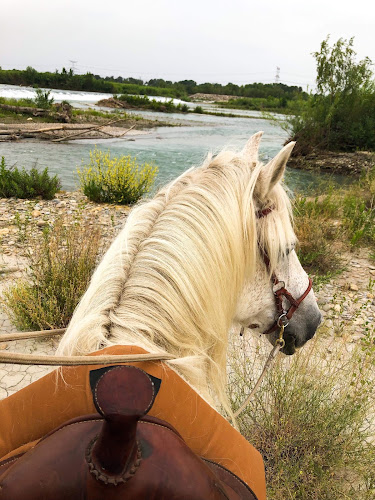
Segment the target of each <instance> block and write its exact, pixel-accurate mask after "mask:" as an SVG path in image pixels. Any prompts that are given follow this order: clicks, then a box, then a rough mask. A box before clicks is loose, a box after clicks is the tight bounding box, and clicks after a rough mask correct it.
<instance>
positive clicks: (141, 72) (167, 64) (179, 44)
mask: <svg viewBox="0 0 375 500" xmlns="http://www.w3.org/2000/svg"><path fill="white" fill-rule="evenodd" d="M328 34H330V36H331V38H330V39H331V41H332V42H334V41H336V40H337V39H338V38H340V37H343V38H347V39H348V38H350V37H352V36H354V37H355V42H354V48H355V50H356V52H357V54H358V57H359V59H362V58H364V57H365V56H368V57H370V59H372V60H373V61H375V2H374V1H370V0H366V1H365V0H356V1H355V2H350V3H349V2H347V1H346V0H314V1H313V2H311V1H303V0H298V1H296V0H282V1H280V0H269V1H268V2H265V1H259V0H257V1H253V0H252V1H245V0H231V1H230V0H225V1H224V0H215V1H213V0H199V1H198V0H190V1H189V2H186V1H184V2H182V1H181V0H153V1H151V0H133V1H131V2H129V0H121V1H120V0H106V1H104V0H100V1H98V0H90V1H88V0H33V1H32V2H31V1H30V0H17V1H6V0H1V3H0V66H1V67H2V68H3V69H13V68H15V69H25V68H26V67H27V66H32V67H34V68H35V69H37V70H39V71H54V70H56V69H58V70H61V68H62V67H65V68H67V69H69V68H71V67H74V70H75V72H76V73H80V74H83V73H86V72H92V73H94V74H99V75H101V76H112V75H113V76H115V77H117V76H122V77H124V78H126V77H134V78H141V79H143V80H146V81H147V80H149V79H151V78H163V79H165V80H172V81H178V80H185V79H192V80H195V81H197V82H198V83H203V82H218V83H222V84H225V83H228V82H233V83H237V84H240V85H241V84H245V83H252V82H263V83H272V82H274V81H275V78H276V71H277V67H279V68H280V71H279V74H280V80H279V81H280V82H282V83H286V84H288V85H299V86H302V87H303V88H304V90H306V89H307V88H309V89H311V88H313V86H314V82H315V60H314V58H313V56H312V55H311V53H312V52H314V51H318V50H319V47H320V43H321V41H322V40H323V39H325V38H326V36H327V35H328ZM72 61H74V62H72Z"/></svg>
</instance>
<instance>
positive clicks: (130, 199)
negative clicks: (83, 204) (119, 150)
mask: <svg viewBox="0 0 375 500" xmlns="http://www.w3.org/2000/svg"><path fill="white" fill-rule="evenodd" d="M157 171H158V168H157V167H156V166H155V165H152V164H148V163H145V164H144V165H142V166H139V165H138V163H137V162H136V158H132V157H130V156H121V157H120V158H116V157H115V158H111V154H110V152H109V151H108V152H107V153H105V152H103V151H100V150H99V149H97V148H95V149H94V150H93V151H90V162H89V163H88V164H85V163H83V165H82V168H81V169H79V170H78V176H79V180H80V185H81V189H82V191H83V193H84V194H85V195H86V196H87V197H88V198H89V199H90V200H92V201H95V202H100V203H119V204H122V205H130V204H133V203H135V202H136V201H138V200H139V199H140V198H141V197H142V196H143V195H144V194H146V193H148V192H149V191H150V189H151V187H152V185H153V183H154V180H155V176H156V174H157Z"/></svg>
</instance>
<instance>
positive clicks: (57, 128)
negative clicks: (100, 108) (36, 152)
mask: <svg viewBox="0 0 375 500" xmlns="http://www.w3.org/2000/svg"><path fill="white" fill-rule="evenodd" d="M123 120H124V118H118V119H116V120H110V121H108V122H105V123H102V124H101V125H92V124H91V125H80V126H75V127H71V126H68V125H52V126H50V127H43V128H39V129H35V130H33V129H30V128H26V127H23V128H21V126H20V127H19V128H16V127H11V128H8V129H4V128H3V129H0V142H4V141H12V140H13V141H14V140H18V139H33V138H40V139H46V140H51V141H52V142H63V141H68V140H74V139H81V138H82V136H85V135H86V134H87V133H88V132H91V131H99V132H100V133H101V134H104V135H106V136H108V137H111V138H116V137H123V136H124V135H125V134H127V133H128V132H129V131H130V130H132V129H134V127H135V125H133V126H132V127H130V128H129V129H127V130H125V131H124V132H122V133H121V134H119V135H116V134H111V133H109V132H106V131H105V130H101V129H102V128H103V127H107V126H109V125H113V124H114V123H118V122H120V121H123ZM66 131H72V133H71V134H68V135H61V136H60V137H56V135H57V134H59V133H64V132H66ZM59 135H60V134H59Z"/></svg>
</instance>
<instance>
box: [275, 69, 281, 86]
mask: <svg viewBox="0 0 375 500" xmlns="http://www.w3.org/2000/svg"><path fill="white" fill-rule="evenodd" d="M275 83H280V68H279V67H278V66H276V76H275Z"/></svg>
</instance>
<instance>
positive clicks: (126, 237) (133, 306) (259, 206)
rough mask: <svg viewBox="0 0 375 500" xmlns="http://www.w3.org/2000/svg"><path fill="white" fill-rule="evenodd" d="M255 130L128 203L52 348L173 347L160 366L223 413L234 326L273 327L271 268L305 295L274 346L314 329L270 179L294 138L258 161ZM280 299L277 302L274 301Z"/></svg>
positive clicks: (278, 189)
mask: <svg viewBox="0 0 375 500" xmlns="http://www.w3.org/2000/svg"><path fill="white" fill-rule="evenodd" d="M261 135H262V133H260V132H259V133H258V134H256V135H254V136H253V137H251V138H250V140H249V142H248V143H247V144H246V146H245V148H244V149H243V151H242V152H241V153H233V152H230V151H223V152H221V153H219V154H218V155H217V156H216V157H212V156H209V157H208V158H207V159H206V161H205V162H204V164H203V165H202V166H201V167H199V168H194V169H190V170H188V171H187V172H185V173H184V174H182V175H181V176H180V177H178V178H177V179H176V180H175V181H174V182H171V183H170V184H168V185H167V186H166V187H164V188H163V189H161V190H160V191H159V193H158V194H157V195H156V196H155V197H154V198H153V199H151V200H148V201H144V202H142V203H140V204H138V205H137V206H136V207H135V208H133V210H132V211H131V213H130V214H129V217H128V219H127V221H126V224H125V226H124V228H123V229H122V231H121V232H120V234H119V235H118V236H117V238H116V239H115V241H114V242H113V243H112V245H111V247H110V248H109V250H108V251H107V253H106V254H105V256H104V258H103V260H102V261H101V263H100V264H99V266H98V268H97V270H96V271H95V273H94V275H93V277H92V280H91V284H90V286H89V288H88V290H87V292H86V293H85V295H84V296H83V298H82V300H81V302H80V304H79V305H78V307H77V309H76V311H75V313H74V315H73V318H72V320H71V322H70V325H69V327H68V329H67V331H66V333H65V335H64V337H63V338H62V340H61V343H60V345H59V348H58V354H64V355H74V354H85V353H89V352H92V351H96V350H99V349H102V348H104V347H108V346H111V345H116V344H121V345H137V346H139V347H142V348H144V349H146V350H147V351H149V352H152V353H160V354H165V353H170V354H173V355H175V356H176V360H173V361H170V362H169V365H170V366H171V367H172V368H173V369H175V370H176V371H177V372H178V373H179V374H180V375H181V376H182V377H183V378H184V379H185V380H186V381H187V382H188V383H189V384H190V385H191V386H192V387H193V388H194V389H195V390H196V391H197V392H198V393H199V394H200V395H201V396H202V397H203V398H204V399H206V401H208V402H209V403H210V404H211V405H212V406H214V407H215V408H219V409H221V411H223V410H224V411H225V412H226V413H227V414H229V415H231V410H230V408H229V402H228V399H227V396H226V383H227V377H226V354H227V345H228V332H229V331H230V329H231V325H232V324H233V323H237V324H238V323H240V324H241V325H243V326H245V327H250V328H251V329H252V330H253V331H254V332H255V333H258V334H259V333H264V332H266V331H267V330H269V329H271V330H272V328H270V327H271V326H272V325H273V324H274V322H275V317H276V319H277V316H279V315H280V314H279V313H280V311H278V310H277V304H276V303H275V295H274V291H275V289H274V284H275V283H276V281H275V276H276V275H277V276H279V278H280V279H282V280H283V281H284V282H285V287H286V288H288V289H289V292H290V294H291V295H292V296H293V297H297V298H299V297H301V296H302V295H306V297H305V300H304V301H303V303H302V304H301V306H300V307H299V308H298V310H297V311H296V312H295V315H294V316H293V318H292V319H291V321H290V324H289V326H287V328H286V330H285V334H286V336H285V340H286V345H285V347H284V349H283V350H284V352H285V353H287V354H292V353H293V352H294V351H295V347H300V346H302V345H303V344H304V343H305V342H306V341H307V340H309V339H310V338H311V337H312V336H313V335H314V333H315V330H316V328H317V326H318V325H319V323H320V320H321V315H320V312H319V310H318V307H317V304H316V299H315V297H314V294H313V291H312V290H311V291H310V287H309V279H308V277H307V275H306V273H305V272H304V270H303V269H302V267H301V265H300V263H299V261H298V258H297V256H296V253H295V251H294V250H293V248H294V245H295V242H296V237H295V234H294V231H293V227H292V222H291V207H290V202H289V199H288V196H287V195H286V193H285V190H284V188H283V187H282V185H281V179H282V177H283V174H284V170H285V166H286V163H287V160H288V158H289V155H290V153H291V150H292V149H293V145H294V143H289V144H288V145H287V146H285V147H284V148H283V149H282V150H281V151H280V153H279V154H278V155H277V156H276V157H275V158H274V159H273V160H271V161H270V162H269V163H268V164H267V165H263V164H262V163H260V162H259V159H258V147H259V142H260V138H261ZM273 282H275V283H273ZM280 286H282V285H280ZM280 286H279V288H280ZM304 292H305V293H304ZM289 298H290V296H289ZM290 300H292V299H290ZM280 301H281V304H282V305H283V307H285V308H286V309H288V303H287V300H286V298H285V296H284V298H281V299H280ZM281 321H282V320H281ZM277 336H278V334H277V331H275V329H274V330H273V331H272V332H271V333H269V334H268V335H267V337H268V339H269V340H270V341H271V343H272V344H275V342H276V340H277Z"/></svg>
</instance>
